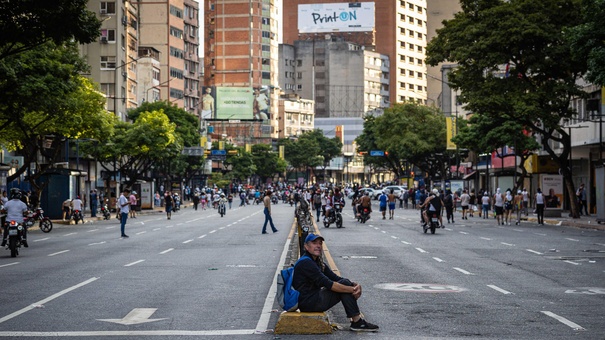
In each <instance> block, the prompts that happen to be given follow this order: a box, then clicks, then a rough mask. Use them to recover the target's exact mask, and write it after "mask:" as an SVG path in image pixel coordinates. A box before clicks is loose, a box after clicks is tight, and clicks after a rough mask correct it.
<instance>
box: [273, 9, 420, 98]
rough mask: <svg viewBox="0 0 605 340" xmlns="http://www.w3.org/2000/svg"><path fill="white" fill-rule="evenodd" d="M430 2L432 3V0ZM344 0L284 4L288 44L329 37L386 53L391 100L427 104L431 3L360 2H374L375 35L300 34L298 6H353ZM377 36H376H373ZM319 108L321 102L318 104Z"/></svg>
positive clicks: (356, 33) (363, 33)
mask: <svg viewBox="0 0 605 340" xmlns="http://www.w3.org/2000/svg"><path fill="white" fill-rule="evenodd" d="M429 1H430V0H429ZM349 2H351V1H343V0H290V1H284V9H283V12H284V21H285V22H288V23H289V24H288V25H284V39H283V41H284V43H286V44H294V41H296V40H306V39H310V40H311V39H324V35H325V34H328V33H329V34H330V35H333V36H338V37H343V38H344V39H346V40H347V41H352V42H357V43H359V44H361V45H363V46H364V47H365V48H366V49H375V51H376V52H378V53H381V54H385V55H387V56H388V57H389V61H390V71H389V73H390V79H389V89H388V91H389V93H390V94H389V99H390V101H391V102H404V101H415V102H421V103H426V99H427V90H428V89H427V76H426V73H427V69H426V64H425V62H424V60H425V49H426V43H427V9H426V8H427V0H408V1H403V0H401V1H396V0H374V1H372V0H359V1H358V2H362V3H363V2H374V3H375V4H374V5H375V30H374V32H325V33H322V34H315V33H314V34H309V33H305V34H300V33H299V31H298V5H308V4H328V3H349ZM372 33H373V34H372ZM317 107H318V108H319V103H317Z"/></svg>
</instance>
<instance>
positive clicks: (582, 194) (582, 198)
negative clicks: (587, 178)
mask: <svg viewBox="0 0 605 340" xmlns="http://www.w3.org/2000/svg"><path fill="white" fill-rule="evenodd" d="M576 196H577V197H578V203H579V205H580V215H582V208H584V214H585V215H586V216H590V215H589V214H588V201H587V200H586V189H585V188H584V183H581V184H580V187H579V188H578V191H577V192H576Z"/></svg>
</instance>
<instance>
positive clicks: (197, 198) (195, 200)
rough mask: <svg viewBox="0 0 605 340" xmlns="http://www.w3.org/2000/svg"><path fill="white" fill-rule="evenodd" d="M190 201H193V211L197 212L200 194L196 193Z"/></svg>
mask: <svg viewBox="0 0 605 340" xmlns="http://www.w3.org/2000/svg"><path fill="white" fill-rule="evenodd" d="M191 200H192V201H193V209H194V210H195V211H197V206H198V205H199V204H200V193H199V192H197V191H196V192H195V193H194V194H193V197H192V198H191Z"/></svg>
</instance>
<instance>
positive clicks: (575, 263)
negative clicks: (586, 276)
mask: <svg viewBox="0 0 605 340" xmlns="http://www.w3.org/2000/svg"><path fill="white" fill-rule="evenodd" d="M563 262H567V263H570V264H573V265H576V266H579V265H580V264H579V263H578V262H573V261H563Z"/></svg>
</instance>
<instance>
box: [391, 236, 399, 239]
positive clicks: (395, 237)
mask: <svg viewBox="0 0 605 340" xmlns="http://www.w3.org/2000/svg"><path fill="white" fill-rule="evenodd" d="M391 238H394V239H398V238H399V237H397V236H391Z"/></svg>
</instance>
